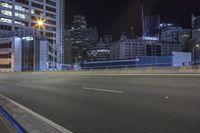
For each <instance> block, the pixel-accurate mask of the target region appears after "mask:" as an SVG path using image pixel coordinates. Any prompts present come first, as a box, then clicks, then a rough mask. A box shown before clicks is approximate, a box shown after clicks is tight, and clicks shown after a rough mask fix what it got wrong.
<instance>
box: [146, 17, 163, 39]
mask: <svg viewBox="0 0 200 133" xmlns="http://www.w3.org/2000/svg"><path fill="white" fill-rule="evenodd" d="M159 25H160V15H155V16H145V18H144V36H152V37H156V36H158V35H159Z"/></svg>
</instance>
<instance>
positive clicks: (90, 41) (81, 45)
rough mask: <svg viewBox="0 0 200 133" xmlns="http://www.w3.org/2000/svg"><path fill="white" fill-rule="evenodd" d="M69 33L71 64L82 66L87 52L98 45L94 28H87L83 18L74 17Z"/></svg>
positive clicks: (86, 57) (96, 32) (79, 16)
mask: <svg viewBox="0 0 200 133" xmlns="http://www.w3.org/2000/svg"><path fill="white" fill-rule="evenodd" d="M69 32H70V35H71V36H70V38H71V54H72V62H74V63H75V62H76V63H77V62H78V63H80V64H82V63H83V62H84V61H86V60H87V59H88V51H89V50H90V49H91V48H92V47H94V46H95V45H96V44H97V43H98V31H97V29H96V28H87V23H86V19H85V16H81V15H76V16H74V20H73V25H72V27H71V29H70V30H69Z"/></svg>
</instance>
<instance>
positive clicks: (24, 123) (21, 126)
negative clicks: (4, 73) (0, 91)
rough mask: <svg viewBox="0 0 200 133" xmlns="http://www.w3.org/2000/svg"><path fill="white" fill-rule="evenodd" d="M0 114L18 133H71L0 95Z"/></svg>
mask: <svg viewBox="0 0 200 133" xmlns="http://www.w3.org/2000/svg"><path fill="white" fill-rule="evenodd" d="M0 113H3V115H4V116H5V117H6V119H7V120H9V122H10V123H11V124H12V126H13V127H14V128H15V129H16V131H17V132H18V133H27V132H28V133H72V132H71V131H69V130H67V129H65V128H64V127H62V126H60V125H58V124H56V123H54V122H52V121H50V120H48V119H47V118H45V117H43V116H41V115H39V114H37V113H35V112H33V111H32V110H30V109H28V108H26V107H24V106H22V105H20V104H18V103H16V102H15V101H13V100H11V99H9V98H7V97H5V96H2V95H0Z"/></svg>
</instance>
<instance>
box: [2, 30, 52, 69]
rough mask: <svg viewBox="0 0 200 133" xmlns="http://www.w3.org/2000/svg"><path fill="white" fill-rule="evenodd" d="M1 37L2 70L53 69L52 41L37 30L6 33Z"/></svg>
mask: <svg viewBox="0 0 200 133" xmlns="http://www.w3.org/2000/svg"><path fill="white" fill-rule="evenodd" d="M4 35H6V36H7V37H3V36H1V38H0V72H30V71H48V70H50V69H53V65H54V64H53V63H54V62H53V59H52V55H53V52H52V51H51V50H50V51H49V48H50V47H49V46H50V43H49V42H48V41H47V40H45V39H43V38H42V37H41V36H40V34H39V33H38V32H37V31H33V30H26V31H24V30H20V31H15V32H9V33H4Z"/></svg>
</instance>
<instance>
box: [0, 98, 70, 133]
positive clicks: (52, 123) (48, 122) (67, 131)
mask: <svg viewBox="0 0 200 133" xmlns="http://www.w3.org/2000/svg"><path fill="white" fill-rule="evenodd" d="M0 97H3V98H5V99H6V100H8V101H10V102H11V103H13V104H15V105H16V106H18V107H19V108H21V109H23V110H25V111H26V112H28V113H30V114H32V115H33V116H35V117H37V118H39V119H40V120H42V121H44V122H46V123H47V124H49V125H50V126H52V127H53V128H55V129H57V130H58V131H60V132H62V133H72V132H71V131H69V130H68V129H65V128H64V127H62V126H60V125H58V124H56V123H54V122H53V121H51V120H49V119H47V118H45V117H43V116H41V115H39V114H37V113H36V112H34V111H32V110H30V109H28V108H27V107H25V106H23V105H21V104H19V103H17V102H15V101H13V100H11V99H9V98H7V97H5V96H3V95H0Z"/></svg>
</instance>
